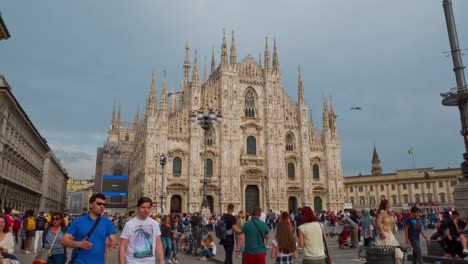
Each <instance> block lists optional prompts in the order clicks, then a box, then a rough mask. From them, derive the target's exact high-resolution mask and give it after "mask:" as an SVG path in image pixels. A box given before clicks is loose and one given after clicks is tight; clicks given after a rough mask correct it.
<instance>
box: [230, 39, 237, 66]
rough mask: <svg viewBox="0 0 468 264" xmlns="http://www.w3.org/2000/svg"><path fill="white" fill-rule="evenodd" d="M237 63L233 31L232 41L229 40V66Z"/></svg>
mask: <svg viewBox="0 0 468 264" xmlns="http://www.w3.org/2000/svg"><path fill="white" fill-rule="evenodd" d="M236 63H237V55H236V43H235V42H234V30H233V31H232V39H231V65H234V64H236Z"/></svg>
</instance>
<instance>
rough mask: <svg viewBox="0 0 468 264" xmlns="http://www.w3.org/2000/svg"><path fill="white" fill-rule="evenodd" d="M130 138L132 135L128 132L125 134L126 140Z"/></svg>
mask: <svg viewBox="0 0 468 264" xmlns="http://www.w3.org/2000/svg"><path fill="white" fill-rule="evenodd" d="M129 140H130V135H129V134H128V133H126V134H125V141H129Z"/></svg>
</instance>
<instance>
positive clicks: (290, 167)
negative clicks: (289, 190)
mask: <svg viewBox="0 0 468 264" xmlns="http://www.w3.org/2000/svg"><path fill="white" fill-rule="evenodd" d="M288 178H289V179H290V180H294V178H296V168H295V166H294V163H288Z"/></svg>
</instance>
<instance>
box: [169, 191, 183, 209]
mask: <svg viewBox="0 0 468 264" xmlns="http://www.w3.org/2000/svg"><path fill="white" fill-rule="evenodd" d="M171 212H178V213H180V212H182V197H180V195H173V196H172V197H171Z"/></svg>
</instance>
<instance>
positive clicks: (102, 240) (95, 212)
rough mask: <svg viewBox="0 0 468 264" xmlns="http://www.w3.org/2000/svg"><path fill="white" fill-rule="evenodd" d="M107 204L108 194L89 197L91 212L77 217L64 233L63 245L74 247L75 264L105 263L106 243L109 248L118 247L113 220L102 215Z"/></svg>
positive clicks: (72, 255) (72, 260) (73, 258)
mask: <svg viewBox="0 0 468 264" xmlns="http://www.w3.org/2000/svg"><path fill="white" fill-rule="evenodd" d="M105 206H106V196H105V195H104V194H102V193H97V194H93V195H92V196H91V197H90V198H89V214H85V215H83V216H80V217H78V218H76V219H75V220H74V221H73V222H72V223H71V225H70V227H68V229H67V232H66V233H65V235H63V238H62V240H61V243H62V246H64V247H69V248H73V251H72V254H71V262H72V263H73V264H104V263H105V261H106V260H105V254H106V245H107V249H108V250H114V249H116V248H117V241H116V238H115V228H114V226H113V225H112V221H110V220H109V219H108V218H106V217H102V216H101V215H102V213H103V212H104V208H105ZM106 241H107V242H106Z"/></svg>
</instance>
